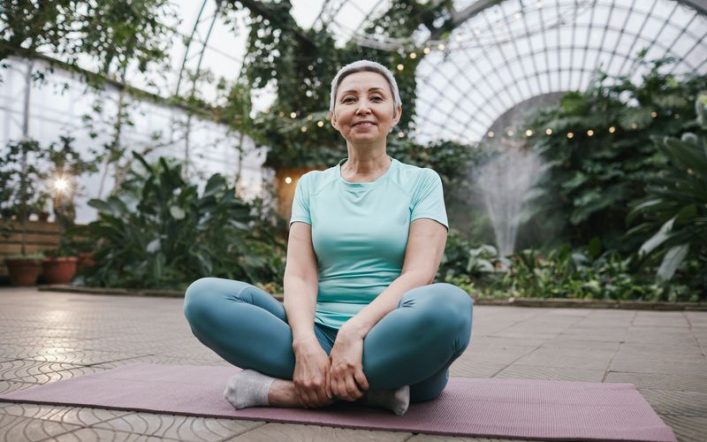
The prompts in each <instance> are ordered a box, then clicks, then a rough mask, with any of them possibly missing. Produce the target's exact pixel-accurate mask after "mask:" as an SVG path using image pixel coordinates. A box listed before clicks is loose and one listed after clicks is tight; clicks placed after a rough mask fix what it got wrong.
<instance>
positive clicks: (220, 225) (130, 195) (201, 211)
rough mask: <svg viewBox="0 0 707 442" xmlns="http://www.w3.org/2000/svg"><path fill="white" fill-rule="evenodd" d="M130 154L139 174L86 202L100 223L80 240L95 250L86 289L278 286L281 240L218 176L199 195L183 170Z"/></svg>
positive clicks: (166, 163) (282, 268) (281, 254)
mask: <svg viewBox="0 0 707 442" xmlns="http://www.w3.org/2000/svg"><path fill="white" fill-rule="evenodd" d="M133 155H134V156H135V159H136V160H137V161H138V164H139V165H140V166H142V170H140V169H139V168H134V169H133V170H132V171H131V175H130V177H129V178H128V179H127V180H125V181H124V182H123V183H122V185H121V187H120V189H119V191H118V194H117V195H113V196H110V197H109V198H107V199H105V200H99V199H93V200H91V201H89V204H90V205H91V206H92V207H94V208H96V209H98V211H99V216H98V219H97V220H96V221H94V222H92V223H90V224H89V225H88V228H87V229H86V231H85V232H84V233H85V234H86V235H87V236H88V237H89V239H90V240H93V241H94V243H95V244H96V246H95V249H94V250H95V261H96V263H97V266H96V267H95V268H93V269H91V270H90V271H89V272H90V273H88V274H87V275H86V276H85V283H87V284H91V285H98V286H111V287H138V288H179V289H181V288H184V287H185V286H186V285H187V284H189V283H190V282H191V281H193V280H195V279H197V278H199V277H202V276H217V277H224V278H232V279H238V280H243V281H248V282H251V283H271V282H273V281H281V278H282V273H283V270H284V252H283V250H284V245H283V241H282V240H281V239H280V238H277V237H276V236H275V235H273V234H272V231H271V230H269V229H268V227H267V226H268V225H269V224H267V223H266V222H264V221H263V220H261V219H260V218H259V217H258V216H257V215H256V213H255V210H254V208H253V206H252V205H249V204H247V203H245V202H243V201H241V200H239V199H238V198H237V197H236V196H235V189H234V187H232V186H231V185H229V184H228V182H227V181H226V179H225V178H224V177H223V176H221V175H219V174H215V175H213V176H211V178H209V180H208V182H207V183H206V186H205V188H204V189H203V191H202V192H199V190H198V189H197V186H196V185H193V184H190V183H188V182H187V181H185V180H184V178H183V177H182V168H181V165H179V164H177V163H170V162H169V161H168V160H166V159H165V158H160V159H159V161H157V163H156V164H152V165H151V164H148V163H147V161H145V159H144V158H143V157H141V156H140V155H138V154H133ZM118 195H121V196H120V197H119V196H118Z"/></svg>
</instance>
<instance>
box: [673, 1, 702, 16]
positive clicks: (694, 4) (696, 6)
mask: <svg viewBox="0 0 707 442" xmlns="http://www.w3.org/2000/svg"><path fill="white" fill-rule="evenodd" d="M678 2H679V3H682V4H685V5H687V6H689V7H691V8H692V9H694V10H695V11H697V12H699V13H700V14H702V15H707V0H678Z"/></svg>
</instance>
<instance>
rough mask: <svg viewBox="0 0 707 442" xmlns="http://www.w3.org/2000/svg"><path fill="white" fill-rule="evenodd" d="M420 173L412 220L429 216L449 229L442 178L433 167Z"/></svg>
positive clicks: (413, 201) (413, 200)
mask: <svg viewBox="0 0 707 442" xmlns="http://www.w3.org/2000/svg"><path fill="white" fill-rule="evenodd" d="M420 174H421V176H420V178H419V180H418V183H417V186H416V189H415V194H414V195H413V199H412V208H411V210H412V213H411V216H410V221H414V220H416V219H419V218H429V219H433V220H435V221H437V222H438V223H440V224H442V225H443V226H444V227H446V228H447V229H449V222H448V221H447V209H446V208H445V206H444V191H443V190H442V179H441V178H440V177H439V175H438V174H437V172H435V171H434V170H432V169H422V170H421V171H420Z"/></svg>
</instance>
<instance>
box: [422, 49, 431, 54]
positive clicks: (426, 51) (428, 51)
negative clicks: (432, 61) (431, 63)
mask: <svg viewBox="0 0 707 442" xmlns="http://www.w3.org/2000/svg"><path fill="white" fill-rule="evenodd" d="M422 52H424V53H425V55H427V54H429V53H430V48H425V49H423V50H422Z"/></svg>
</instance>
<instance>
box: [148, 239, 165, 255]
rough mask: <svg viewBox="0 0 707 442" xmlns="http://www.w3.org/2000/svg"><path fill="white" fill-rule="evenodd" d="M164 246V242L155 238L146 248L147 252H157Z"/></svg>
mask: <svg viewBox="0 0 707 442" xmlns="http://www.w3.org/2000/svg"><path fill="white" fill-rule="evenodd" d="M161 248H162V243H161V241H160V239H159V238H156V239H153V240H152V241H150V243H149V244H148V245H147V247H146V248H145V250H146V251H147V253H156V252H158V251H159V250H160V249H161Z"/></svg>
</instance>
